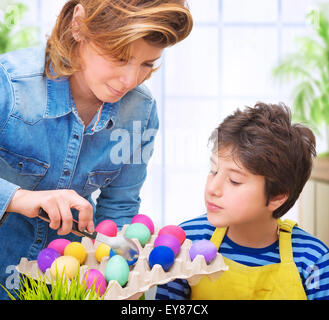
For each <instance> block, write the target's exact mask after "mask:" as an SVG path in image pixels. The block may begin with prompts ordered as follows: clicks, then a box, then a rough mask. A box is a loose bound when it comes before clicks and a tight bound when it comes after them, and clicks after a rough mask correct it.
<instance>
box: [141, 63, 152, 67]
mask: <svg viewBox="0 0 329 320" xmlns="http://www.w3.org/2000/svg"><path fill="white" fill-rule="evenodd" d="M143 66H144V67H146V68H153V67H154V64H153V63H144V64H143Z"/></svg>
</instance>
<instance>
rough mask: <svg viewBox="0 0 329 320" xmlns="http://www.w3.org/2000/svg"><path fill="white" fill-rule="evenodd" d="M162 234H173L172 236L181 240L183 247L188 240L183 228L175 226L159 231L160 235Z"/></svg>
mask: <svg viewBox="0 0 329 320" xmlns="http://www.w3.org/2000/svg"><path fill="white" fill-rule="evenodd" d="M161 234H171V235H173V236H175V237H176V238H177V239H178V240H179V243H180V244H181V245H182V244H183V242H184V241H185V239H186V234H185V231H184V230H183V229H182V228H181V227H179V226H175V225H168V226H165V227H163V228H161V229H160V230H159V233H158V235H161Z"/></svg>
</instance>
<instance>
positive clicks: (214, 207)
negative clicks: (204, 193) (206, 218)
mask: <svg viewBox="0 0 329 320" xmlns="http://www.w3.org/2000/svg"><path fill="white" fill-rule="evenodd" d="M206 206H207V209H208V211H220V210H222V209H223V208H222V207H220V206H217V205H215V204H214V203H212V202H209V201H207V202H206Z"/></svg>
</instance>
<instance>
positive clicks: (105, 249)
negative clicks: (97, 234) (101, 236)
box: [95, 243, 111, 262]
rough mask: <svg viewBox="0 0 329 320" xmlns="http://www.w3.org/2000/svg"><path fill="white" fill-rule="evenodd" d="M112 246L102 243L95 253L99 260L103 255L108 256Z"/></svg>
mask: <svg viewBox="0 0 329 320" xmlns="http://www.w3.org/2000/svg"><path fill="white" fill-rule="evenodd" d="M110 250H111V247H110V246H108V245H107V244H105V243H100V244H99V246H98V247H97V249H96V252H95V255H96V259H97V261H98V262H101V261H102V259H103V257H108V256H109V254H110Z"/></svg>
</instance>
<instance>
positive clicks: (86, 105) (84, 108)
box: [69, 73, 102, 127]
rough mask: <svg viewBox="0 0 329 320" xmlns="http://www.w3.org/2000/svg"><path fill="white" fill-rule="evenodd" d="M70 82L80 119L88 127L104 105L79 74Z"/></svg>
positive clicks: (72, 77) (71, 78) (73, 76)
mask: <svg viewBox="0 0 329 320" xmlns="http://www.w3.org/2000/svg"><path fill="white" fill-rule="evenodd" d="M69 82H70V87H71V92H72V96H73V99H74V103H75V106H76V108H77V111H78V114H79V117H80V118H81V120H82V121H83V123H84V125H85V126H86V127H87V126H88V124H89V123H90V121H91V120H92V119H93V117H94V116H95V114H96V113H97V111H98V109H99V107H100V106H101V105H102V101H100V100H99V99H98V98H97V97H96V96H95V95H94V94H93V93H92V91H91V90H90V89H89V88H88V87H87V86H86V85H85V83H84V81H83V80H82V79H81V76H80V75H79V73H76V74H74V75H72V76H71V77H70V79H69Z"/></svg>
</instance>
